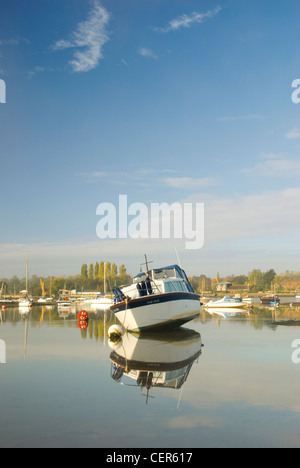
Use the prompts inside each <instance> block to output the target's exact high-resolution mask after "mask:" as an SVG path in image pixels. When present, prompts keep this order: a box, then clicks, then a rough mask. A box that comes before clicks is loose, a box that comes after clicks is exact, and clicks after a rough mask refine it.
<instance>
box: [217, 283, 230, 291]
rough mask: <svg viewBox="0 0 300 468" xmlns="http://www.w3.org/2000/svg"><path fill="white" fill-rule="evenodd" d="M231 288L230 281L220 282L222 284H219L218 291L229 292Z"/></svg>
mask: <svg viewBox="0 0 300 468" xmlns="http://www.w3.org/2000/svg"><path fill="white" fill-rule="evenodd" d="M230 286H232V283H229V282H228V281H220V283H217V285H216V290H217V291H228V289H229V288H230Z"/></svg>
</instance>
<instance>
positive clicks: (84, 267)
mask: <svg viewBox="0 0 300 468" xmlns="http://www.w3.org/2000/svg"><path fill="white" fill-rule="evenodd" d="M81 276H82V278H87V277H88V269H87V264H86V263H84V264H83V265H82V267H81Z"/></svg>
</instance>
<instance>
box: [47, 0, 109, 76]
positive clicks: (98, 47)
mask: <svg viewBox="0 0 300 468" xmlns="http://www.w3.org/2000/svg"><path fill="white" fill-rule="evenodd" d="M109 19H110V15H109V13H108V11H107V10H106V9H105V8H104V7H102V6H101V5H100V4H99V3H98V2H97V1H96V0H95V2H94V5H93V8H92V9H91V10H90V12H89V14H88V18H87V20H86V21H83V22H81V23H79V24H78V26H77V29H76V30H75V31H74V32H73V33H71V36H70V39H60V40H59V41H57V42H56V43H55V44H54V45H53V46H52V49H53V50H64V49H70V48H75V49H76V50H75V52H74V54H73V59H72V60H71V61H70V62H69V64H70V65H71V67H72V70H73V71H74V72H88V71H90V70H93V69H94V68H95V67H96V66H97V65H98V63H99V61H100V59H102V58H103V54H102V48H103V46H104V44H106V42H108V40H109V35H108V33H107V31H106V27H107V24H108V22H109Z"/></svg>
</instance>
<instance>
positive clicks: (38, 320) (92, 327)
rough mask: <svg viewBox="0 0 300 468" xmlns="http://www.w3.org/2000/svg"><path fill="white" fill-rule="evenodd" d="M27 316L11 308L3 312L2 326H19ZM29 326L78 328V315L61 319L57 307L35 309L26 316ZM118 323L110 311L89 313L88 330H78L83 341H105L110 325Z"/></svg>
mask: <svg viewBox="0 0 300 468" xmlns="http://www.w3.org/2000/svg"><path fill="white" fill-rule="evenodd" d="M24 317H25V315H22V314H20V312H19V309H17V308H11V309H6V310H5V311H4V312H2V322H1V321H0V327H1V325H2V324H5V323H10V324H11V325H13V326H17V325H18V324H19V323H23V322H24ZM26 318H27V320H28V325H29V327H31V328H38V327H39V326H41V324H44V325H46V326H51V327H58V328H62V327H67V328H77V326H78V320H77V312H76V314H74V313H73V314H69V315H68V314H65V316H63V317H61V316H60V315H59V313H58V310H57V307H51V308H47V307H33V308H32V309H31V310H30V312H29V313H28V314H27V315H26ZM114 323H117V320H116V318H115V316H114V314H113V313H112V312H110V311H106V312H99V313H89V321H88V327H87V329H86V330H78V331H79V332H80V335H81V337H82V338H83V339H91V340H96V341H104V340H105V337H106V336H107V330H108V328H109V326H110V325H112V324H114Z"/></svg>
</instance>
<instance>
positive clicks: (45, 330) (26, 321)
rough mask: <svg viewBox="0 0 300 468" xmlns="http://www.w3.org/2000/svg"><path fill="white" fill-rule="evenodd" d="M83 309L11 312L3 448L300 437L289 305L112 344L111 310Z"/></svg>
mask: <svg viewBox="0 0 300 468" xmlns="http://www.w3.org/2000/svg"><path fill="white" fill-rule="evenodd" d="M78 310H80V309H78ZM78 310H77V311H78ZM77 311H76V310H72V313H66V312H60V313H59V312H58V310H57V308H56V307H48V308H46V307H33V309H32V310H31V311H30V313H29V314H20V312H19V310H18V309H7V310H6V311H5V312H2V315H1V320H0V340H1V341H0V396H1V398H0V421H1V424H0V447H1V448H6V447H50V448H51V447H77V448H79V447H86V448H89V447H99V448H101V447H102V448H126V447H130V448H132V447H136V448H141V447H147V448H176V447H181V448H198V447H300V397H299V394H300V392H299V390H300V363H297V362H298V361H300V327H297V326H280V325H278V326H277V325H271V324H270V322H272V321H274V320H277V319H278V312H277V313H276V316H275V315H274V314H275V312H274V311H270V310H267V309H259V308H254V309H253V310H252V312H251V313H250V314H242V315H238V316H237V317H231V318H226V317H222V316H221V315H217V314H213V315H211V314H208V313H207V312H204V311H203V312H202V313H201V316H200V318H199V319H197V320H194V321H193V322H190V323H189V324H187V325H186V327H185V328H184V329H180V330H178V331H175V332H173V333H165V334H157V335H155V334H152V335H150V336H149V335H146V336H143V337H138V336H136V335H132V334H126V335H125V336H124V337H123V340H122V341H121V342H119V343H110V342H109V340H108V337H107V329H108V327H109V326H110V325H112V324H113V323H115V322H114V319H113V317H112V316H111V313H110V312H100V311H98V312H95V311H94V312H91V311H90V313H89V316H90V320H89V322H88V327H87V328H86V329H80V328H79V326H78V322H77ZM279 315H280V314H279ZM82 328H84V326H82ZM293 346H294V347H293ZM295 346H296V347H295ZM297 349H298V350H299V351H298V352H297ZM141 371H143V372H142V374H141V373H140V372H141Z"/></svg>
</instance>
